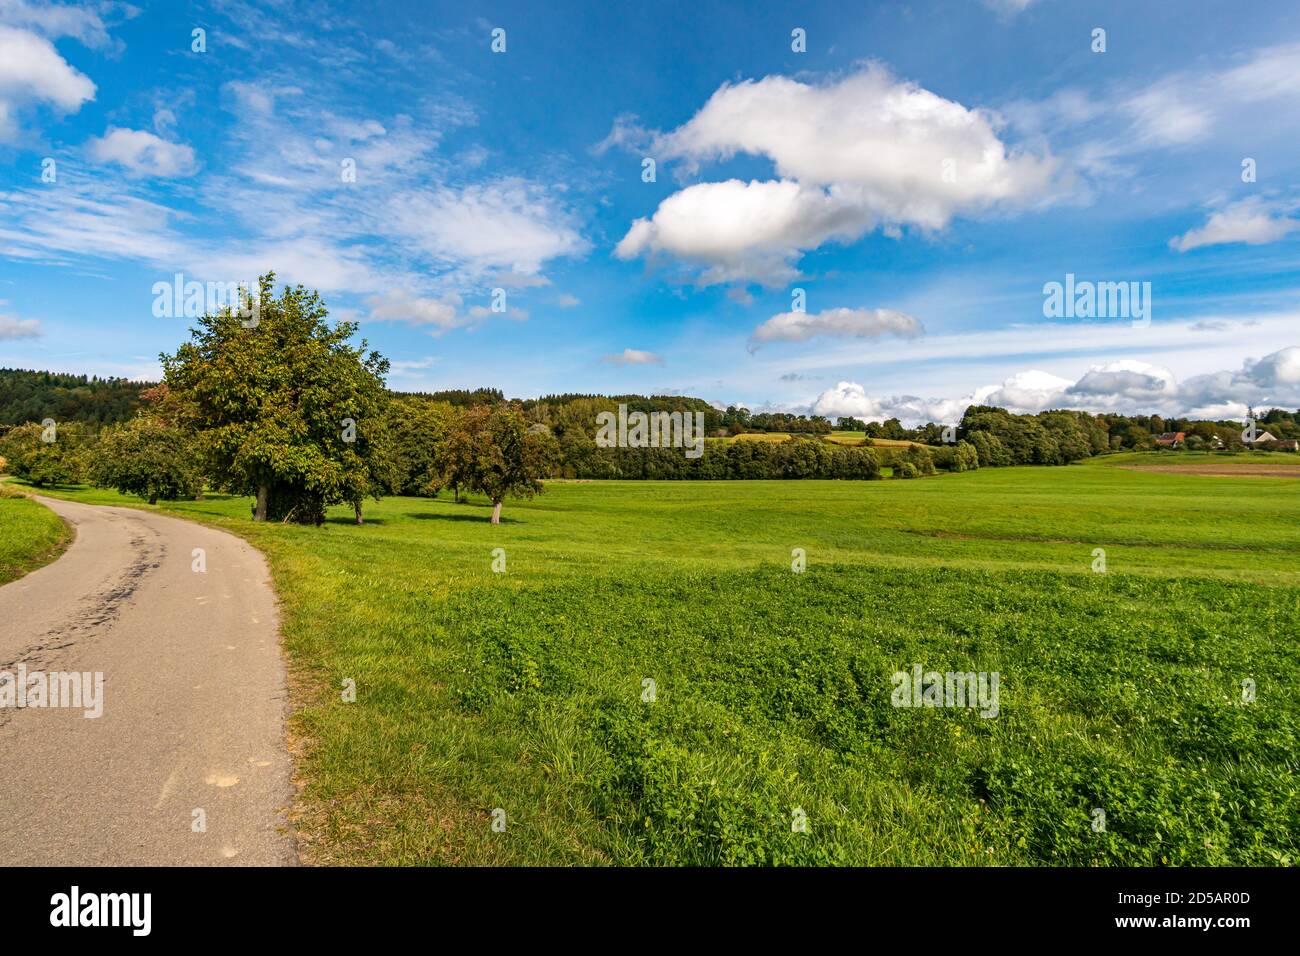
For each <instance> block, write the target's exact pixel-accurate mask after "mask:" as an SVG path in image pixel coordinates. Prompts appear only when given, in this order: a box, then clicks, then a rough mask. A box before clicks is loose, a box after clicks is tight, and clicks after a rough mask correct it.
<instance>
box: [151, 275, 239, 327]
mask: <svg viewBox="0 0 1300 956" xmlns="http://www.w3.org/2000/svg"><path fill="white" fill-rule="evenodd" d="M257 289H258V285H257V283H255V282H253V283H249V282H199V281H197V280H196V279H189V280H186V278H185V274H184V273H181V272H178V273H176V274H175V275H174V276H172V280H171V281H170V282H155V283H154V284H153V288H152V289H151V290H150V291H151V292H152V293H153V314H154V318H157V319H180V318H185V319H197V318H199V317H200V316H203V315H215V314H216V313H218V312H220V311H222V310H223V309H229V310H230V311H231V312H232V313H234V314H235V315H238V316H239V317H240V319H242V320H243V321H242V323H241V324H242V325H243V326H244V328H246V329H253V328H257V325H258V323H259V322H260V321H261V318H260V315H261V303H260V301H259V300H258V296H257V291H256V290H257Z"/></svg>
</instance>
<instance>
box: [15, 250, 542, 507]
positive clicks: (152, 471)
mask: <svg viewBox="0 0 1300 956" xmlns="http://www.w3.org/2000/svg"><path fill="white" fill-rule="evenodd" d="M273 279H274V276H272V275H268V276H265V277H263V279H262V280H261V284H260V290H259V291H260V308H259V313H258V316H259V321H258V322H257V323H256V324H254V325H251V326H250V325H246V324H245V323H244V320H243V319H242V318H241V317H240V316H239V314H238V313H234V312H231V311H230V310H224V311H222V312H220V313H218V314H214V315H206V316H203V317H202V318H201V319H199V320H198V323H197V326H196V327H195V328H194V329H192V330H191V338H190V341H188V342H186V343H184V344H182V345H181V346H180V348H179V349H178V350H177V351H176V353H175V354H172V355H164V356H162V364H163V369H164V378H163V382H162V383H161V384H160V385H158V386H157V387H155V388H151V389H147V390H145V391H144V392H143V393H142V394H141V402H142V405H141V407H140V410H139V411H138V413H137V415H136V416H135V417H134V418H132V419H130V420H128V421H126V422H123V423H119V424H116V425H112V426H109V427H106V428H103V429H101V430H100V432H99V433H98V435H94V436H92V434H91V433H90V431H89V429H88V428H87V427H86V426H84V425H82V424H80V423H77V422H66V423H61V424H56V423H55V422H53V421H49V422H47V423H46V424H39V423H30V424H26V425H22V426H19V427H17V428H13V429H10V430H9V431H8V432H7V434H5V435H4V436H3V438H0V456H3V457H4V458H5V459H6V467H7V468H8V469H9V470H10V471H12V472H13V473H14V474H16V475H17V476H19V477H21V478H25V479H27V480H30V481H32V483H33V484H36V485H38V486H40V485H49V484H60V483H68V482H74V481H80V480H88V481H90V482H92V483H94V484H96V485H100V486H103V487H110V488H115V489H117V490H118V491H121V492H122V493H124V494H134V495H139V496H141V497H143V498H145V499H147V500H149V501H151V502H153V501H157V500H159V499H164V500H170V499H177V498H188V497H194V496H196V495H198V494H201V493H202V490H203V488H204V486H205V485H207V486H210V487H213V488H215V489H218V490H221V491H224V492H229V493H231V494H236V495H248V496H251V497H252V498H253V499H254V505H253V518H254V519H255V520H258V521H273V520H274V521H292V522H296V523H303V524H320V523H321V522H323V521H324V518H325V509H326V508H327V507H328V506H330V505H334V504H350V505H352V506H353V508H354V510H355V513H356V517H357V521H358V522H360V521H361V509H362V504H363V502H364V501H365V499H366V498H375V499H378V498H379V497H380V496H381V495H383V494H389V493H393V492H395V491H396V492H405V493H410V492H411V491H412V490H416V491H418V492H420V493H427V494H436V493H437V492H438V491H439V490H440V489H442V488H444V487H450V488H452V489H454V490H455V491H456V493H457V496H458V497H459V494H460V493H461V492H469V491H474V492H480V493H482V494H484V495H486V496H487V497H488V498H489V500H490V501H491V502H492V505H493V510H492V518H491V520H492V521H493V522H494V523H496V522H498V521H499V520H500V514H501V507H502V504H503V502H504V500H505V499H506V498H507V497H509V496H512V495H514V496H525V497H531V496H532V495H534V494H536V493H538V492H540V491H541V490H542V484H541V477H542V476H543V475H544V474H546V472H547V470H548V469H549V468H550V467H551V458H552V457H553V454H554V441H553V439H551V438H550V436H549V435H548V434H546V432H545V430H537V431H532V430H530V428H529V425H528V422H527V420H526V419H525V418H524V414H523V409H522V407H521V406H520V405H519V404H518V403H505V402H501V403H494V404H491V405H474V406H470V407H467V408H461V409H455V410H454V411H452V409H453V406H451V405H449V404H446V403H441V404H438V403H424V404H425V405H427V406H428V408H426V409H417V407H416V406H415V405H414V404H412V403H411V402H405V403H402V402H397V401H394V400H392V398H391V396H390V394H389V393H388V392H387V390H386V389H385V388H384V380H383V376H384V375H385V374H386V373H387V372H388V360H387V359H385V358H383V357H382V356H380V355H379V353H377V352H374V351H368V350H367V346H366V343H365V342H364V341H362V342H361V344H360V345H359V346H353V345H352V344H350V342H351V339H352V338H353V336H354V335H355V334H356V331H357V326H356V324H355V323H351V322H338V323H334V324H330V323H328V322H327V321H326V317H327V314H328V313H327V311H326V309H325V306H324V303H323V302H322V301H321V300H320V298H319V297H318V296H317V295H316V294H315V293H309V292H307V291H306V290H304V289H303V288H302V287H298V288H294V289H290V288H285V289H284V290H283V292H282V294H281V295H280V297H279V298H276V297H275V296H274V292H273V288H272V282H273ZM441 409H446V410H448V413H447V414H446V415H445V416H441V415H440V410H441ZM412 412H415V413H416V414H415V416H414V418H415V422H416V425H417V427H416V428H415V429H409V428H408V425H409V424H410V423H409V422H408V421H407V415H408V414H410V413H412ZM92 439H93V440H92ZM426 440H427V441H426Z"/></svg>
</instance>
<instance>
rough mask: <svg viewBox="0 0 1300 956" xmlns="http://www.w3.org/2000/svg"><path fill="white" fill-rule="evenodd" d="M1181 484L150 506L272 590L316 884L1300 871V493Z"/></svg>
mask: <svg viewBox="0 0 1300 956" xmlns="http://www.w3.org/2000/svg"><path fill="white" fill-rule="evenodd" d="M1203 457H1204V458H1206V459H1207V460H1208V459H1209V458H1210V456H1203ZM1156 458H1157V456H1154V455H1121V456H1109V457H1107V458H1105V459H1098V460H1091V461H1089V462H1087V463H1084V464H1078V465H1074V466H1070V467H1062V468H1006V469H986V470H980V471H976V472H967V473H962V474H940V475H937V476H935V477H932V478H926V479H923V480H918V481H874V482H830V481H825V482H823V481H790V482H778V481H749V482H740V481H737V482H549V483H548V485H547V490H546V493H545V494H544V495H542V496H540V497H538V498H536V499H534V500H532V501H526V502H525V501H514V500H511V501H508V502H507V503H506V506H505V510H504V513H503V518H502V523H501V525H499V526H496V527H493V526H492V525H490V524H489V523H488V521H487V515H488V513H489V507H488V505H487V504H486V502H484V501H482V500H471V501H469V502H468V503H462V504H455V503H453V502H452V501H451V500H450V498H448V497H440V498H437V499H418V498H391V499H386V500H384V501H383V502H380V503H378V504H374V503H372V504H370V505H368V507H367V510H366V523H365V524H364V525H363V526H359V527H358V526H356V525H354V524H352V523H351V515H350V513H347V511H346V509H342V508H339V509H332V510H331V516H330V520H329V521H328V522H327V524H326V525H325V526H324V527H323V528H320V529H316V528H303V527H294V526H278V525H275V526H270V525H254V524H253V523H252V522H251V521H250V520H249V500H248V499H235V498H226V497H222V496H208V498H207V499H206V500H204V501H198V502H177V503H172V504H164V505H162V506H160V507H163V508H165V509H166V510H169V511H174V512H176V513H178V514H183V515H185V516H187V517H191V518H195V519H197V520H201V521H205V522H210V523H214V524H217V525H220V526H222V527H226V528H228V529H229V530H232V531H234V532H236V533H238V534H240V535H243V536H244V537H246V538H247V539H248V540H250V541H251V542H253V543H254V544H255V545H257V546H258V547H259V548H261V549H263V550H264V551H265V553H266V554H267V555H268V557H269V560H270V563H271V566H272V570H273V573H274V576H275V581H276V586H277V588H278V590H279V594H280V597H281V601H282V605H283V628H284V635H285V646H286V651H287V654H288V657H289V660H290V664H291V672H292V675H293V683H294V688H293V697H294V716H293V718H292V730H293V741H292V745H293V749H294V751H295V754H296V756H297V759H298V761H299V770H298V776H299V778H300V780H301V781H302V783H303V790H302V793H301V800H300V806H299V809H298V810H297V819H296V825H297V827H298V829H299V831H300V837H301V846H302V849H303V852H304V855H305V858H306V859H307V860H308V861H309V862H314V863H321V864H414V865H425V864H574V863H578V864H597V865H600V864H633V865H636V864H686V865H715V864H742V865H743V864H823V863H831V864H860V865H877V864H901V865H913V864H916V865H922V864H937V865H949V864H957V865H960V864H982V865H1043V864H1048V865H1051V864H1073V865H1111V864H1133V865H1164V864H1169V865H1181V864H1197V865H1221V864H1245V865H1277V864H1284V865H1286V864H1294V863H1295V862H1296V861H1297V859H1300V854H1298V853H1297V850H1298V849H1300V783H1298V782H1297V779H1298V778H1297V774H1296V770H1297V766H1296V765H1297V761H1298V760H1300V756H1298V755H1300V700H1298V699H1297V689H1298V688H1300V645H1298V642H1297V629H1298V628H1297V625H1298V622H1300V469H1297V473H1296V477H1240V478H1238V477H1209V476H1201V475H1195V474H1186V475H1183V474H1168V473H1155V472H1142V471H1134V470H1128V469H1127V468H1125V467H1123V466H1125V465H1131V464H1134V463H1139V464H1140V463H1143V462H1149V461H1153V460H1156ZM1265 459H1266V460H1268V461H1276V460H1278V456H1272V457H1268V456H1239V457H1238V458H1237V459H1235V460H1239V461H1243V462H1248V461H1253V460H1265ZM1159 460H1160V461H1164V460H1165V459H1164V458H1160V459H1159ZM1178 460H1179V461H1180V462H1181V461H1187V462H1193V463H1194V462H1195V461H1196V460H1197V456H1192V455H1187V456H1183V457H1180V458H1179V459H1178ZM1215 460H1216V461H1220V462H1221V461H1224V460H1228V459H1223V458H1222V457H1221V456H1220V457H1219V458H1216V459H1215ZM59 494H64V495H67V496H69V497H73V498H77V499H79V500H84V501H91V502H101V503H110V502H111V503H115V504H122V503H134V504H136V505H140V502H138V501H136V502H129V501H128V500H127V499H123V498H120V497H119V496H118V495H116V494H113V493H108V492H101V491H94V490H89V489H68V490H63V491H61V492H59ZM8 504H9V503H7V502H4V501H0V508H4V507H7V506H8ZM141 506H142V505H141ZM0 520H3V521H4V522H5V524H4V528H5V532H6V535H5V539H6V540H9V539H10V538H11V537H12V536H11V535H9V533H8V532H9V531H10V529H11V528H12V527H13V525H12V523H11V521H10V518H9V513H5V516H4V518H3V519H0ZM495 549H502V551H496V550H495ZM795 549H801V550H802V554H803V555H804V560H805V561H806V570H804V571H803V572H802V573H796V571H795V570H793V567H792V565H793V563H794V562H795V561H796V558H797V553H796V550H795ZM1098 549H1100V551H1098ZM494 552H495V555H494ZM1102 552H1104V555H1102ZM502 556H503V559H504V566H505V569H504V571H503V572H498V571H494V570H493V565H494V560H495V562H496V564H497V567H500V566H501V560H502ZM1102 559H1104V566H1105V571H1104V572H1101V571H1099V570H1094V569H1095V568H1098V567H1100V564H1099V562H1100V560H1102ZM186 560H188V558H187V559H186ZM916 665H920V666H921V667H922V668H923V670H924V671H927V672H929V671H936V672H948V671H959V672H986V673H997V674H998V675H999V679H1000V683H999V702H998V713H997V716H995V717H990V718H986V717H982V716H981V715H980V713H979V711H978V710H976V709H969V708H945V707H940V708H909V707H895V706H893V704H892V703H891V691H892V689H893V687H892V682H891V677H892V675H893V674H894V673H895V672H898V671H904V672H910V671H911V670H912V668H913V667H914V666H916ZM347 682H355V688H356V691H355V701H354V702H348V701H346V700H344V699H343V698H344V693H343V691H344V688H345V684H346V683H347ZM1243 682H1244V683H1243ZM494 821H495V822H496V823H497V826H495V827H494V825H493V824H494Z"/></svg>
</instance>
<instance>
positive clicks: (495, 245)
mask: <svg viewBox="0 0 1300 956" xmlns="http://www.w3.org/2000/svg"><path fill="white" fill-rule="evenodd" d="M390 215H391V221H392V224H393V226H394V228H395V229H396V230H397V231H398V232H399V233H401V234H402V235H404V236H405V237H407V238H408V239H409V240H410V241H411V242H413V243H415V244H416V245H417V246H418V247H419V248H420V249H421V250H423V251H424V252H426V253H427V254H428V255H430V256H431V257H433V258H434V259H435V260H437V261H440V262H445V263H456V264H458V265H460V266H461V267H464V268H466V269H468V270H469V271H470V272H473V273H483V272H487V271H489V270H497V269H509V270H511V271H513V272H516V273H520V274H522V275H532V274H535V273H536V272H538V271H539V270H540V269H541V268H542V265H543V264H544V263H545V262H547V261H548V260H551V259H556V258H560V257H563V256H574V255H579V254H581V253H583V252H585V251H586V249H587V243H586V241H585V240H583V239H582V237H581V236H579V235H578V233H577V231H576V229H575V228H574V227H573V226H572V225H571V224H570V222H569V217H568V215H567V214H566V213H565V212H564V210H563V209H562V208H561V207H560V205H559V204H558V203H557V202H556V201H555V199H554V198H553V197H552V196H551V195H550V194H549V192H548V191H547V190H546V189H545V188H544V187H542V186H540V185H537V184H534V183H529V182H526V181H524V180H522V179H505V180H500V181H498V182H495V183H489V184H484V185H472V186H466V187H465V188H463V189H451V188H447V187H444V188H441V189H436V190H433V191H429V192H412V193H401V194H399V195H396V196H394V197H393V199H392V202H391V204H390Z"/></svg>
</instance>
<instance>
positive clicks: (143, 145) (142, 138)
mask: <svg viewBox="0 0 1300 956" xmlns="http://www.w3.org/2000/svg"><path fill="white" fill-rule="evenodd" d="M86 149H87V151H88V152H89V154H90V157H91V159H93V160H95V161H96V162H99V163H116V164H117V165H118V166H121V167H123V168H124V169H126V170H127V171H128V172H129V173H131V175H133V176H158V177H160V178H162V179H173V178H175V177H177V176H188V175H189V174H190V173H192V172H194V170H195V168H196V166H195V162H194V150H193V149H192V148H190V147H189V146H186V145H184V144H183V143H173V142H170V141H168V140H165V139H163V138H162V137H160V136H155V135H154V134H153V133H149V132H146V131H145V130H139V129H121V128H118V127H116V126H110V127H109V128H108V130H107V131H106V132H105V133H104V135H103V136H101V137H99V138H98V139H92V140H90V142H89V143H87V144H86Z"/></svg>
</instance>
